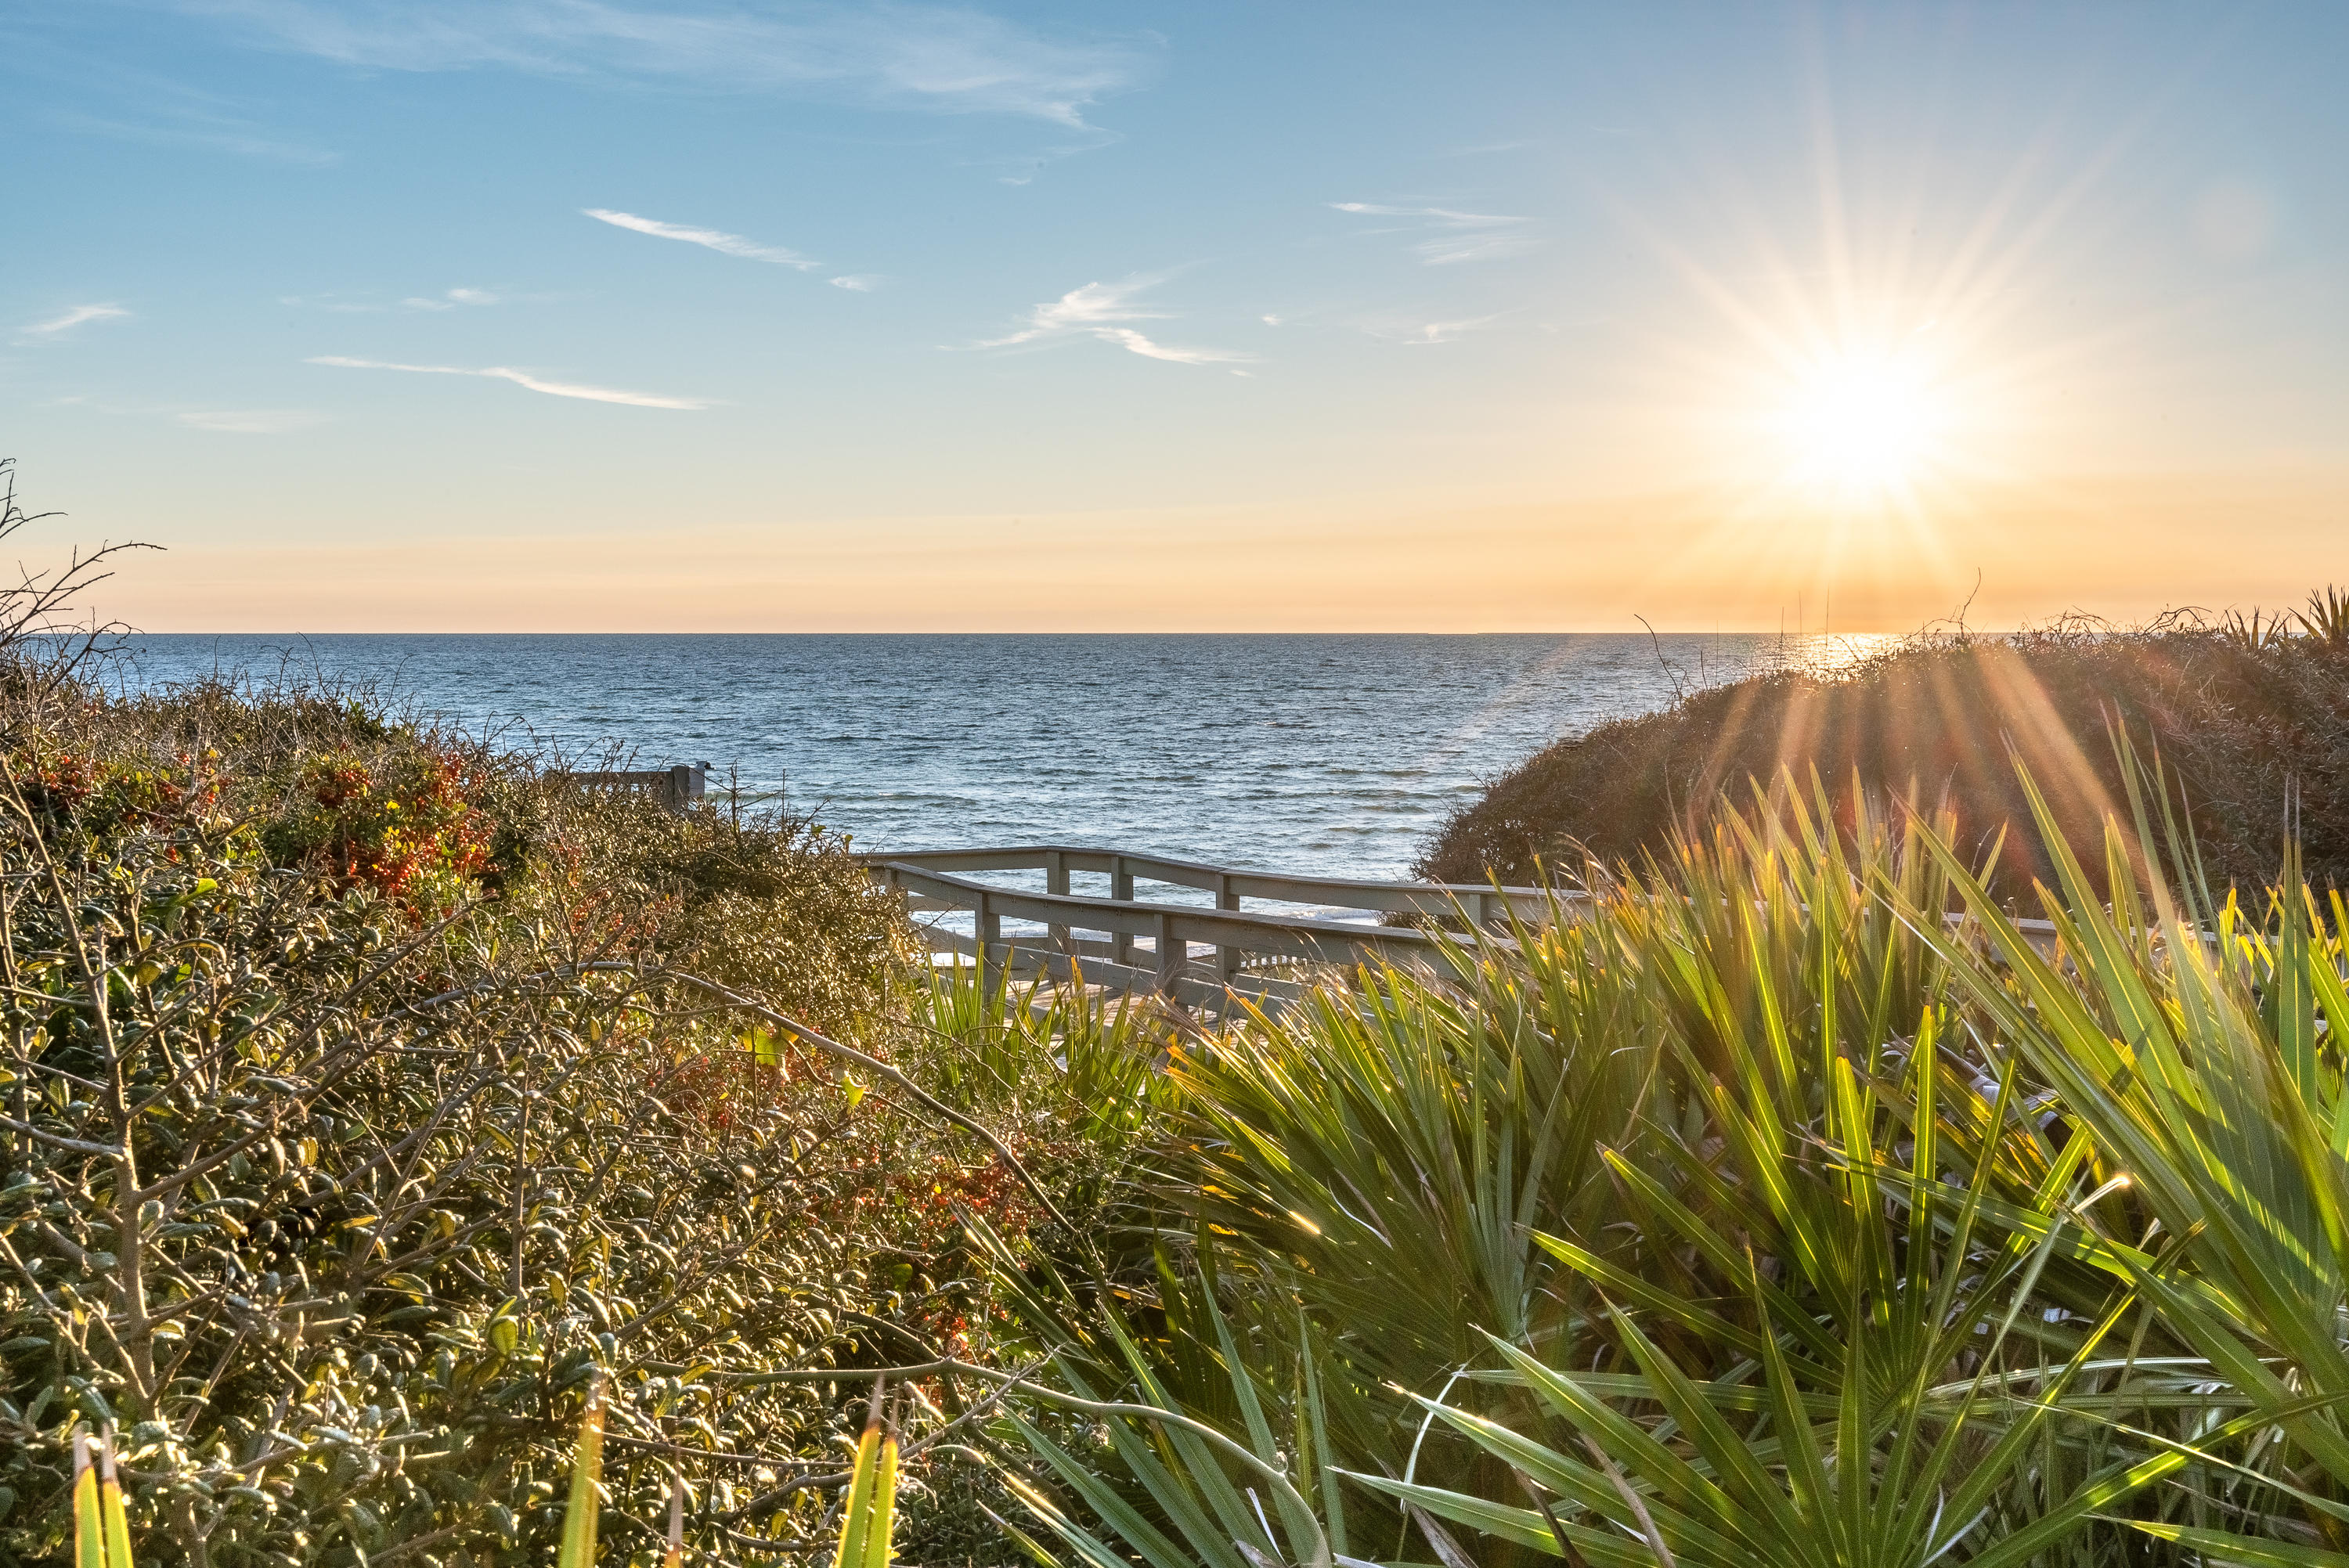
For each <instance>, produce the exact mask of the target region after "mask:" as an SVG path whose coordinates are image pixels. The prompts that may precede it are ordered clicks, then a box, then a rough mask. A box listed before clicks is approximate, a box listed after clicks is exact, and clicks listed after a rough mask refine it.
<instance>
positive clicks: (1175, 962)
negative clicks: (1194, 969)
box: [1158, 910, 1191, 996]
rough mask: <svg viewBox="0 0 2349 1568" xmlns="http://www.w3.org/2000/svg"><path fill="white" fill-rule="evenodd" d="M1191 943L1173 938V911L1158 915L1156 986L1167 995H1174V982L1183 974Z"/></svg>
mask: <svg viewBox="0 0 2349 1568" xmlns="http://www.w3.org/2000/svg"><path fill="white" fill-rule="evenodd" d="M1190 947H1191V944H1189V943H1187V942H1177V941H1176V940H1174V912H1173V911H1172V910H1169V911H1166V912H1165V913H1162V914H1161V915H1159V917H1158V988H1159V989H1160V990H1161V991H1163V992H1164V993H1165V994H1166V995H1169V996H1172V995H1174V982H1175V981H1177V980H1179V979H1181V978H1182V975H1183V965H1184V964H1185V963H1186V962H1187V961H1188V960H1189V959H1190V956H1191V954H1190Z"/></svg>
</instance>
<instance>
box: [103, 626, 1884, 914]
mask: <svg viewBox="0 0 2349 1568" xmlns="http://www.w3.org/2000/svg"><path fill="white" fill-rule="evenodd" d="M1866 641H1867V640H1866V639H1857V638H1835V639H1832V640H1829V639H1825V638H1816V637H1813V638H1805V639H1800V640H1797V639H1792V638H1787V639H1781V638H1779V637H1777V636H1775V635H1767V636H1741V635H1719V636H1667V637H1664V638H1661V640H1660V642H1658V643H1651V641H1650V639H1649V638H1648V637H1646V636H1644V635H1632V636H1621V635H1601V634H1574V635H1495V636H1432V635H1431V636H1414V635H1392V634H1364V635H1340V634H1271V635H1263V634H1229V635H1160V634H1133V635H1122V634H1091V635H1052V634H1035V635H1017V636H1014V635H926V634H925V635H914V634H906V635H898V634H869V635H796V634H739V635H738V634H675V635H668V634H648V635H597V634H573V635H536V634H511V635H473V634H436V635H427V634H415V635H374V634H365V635H360V634H353V635H339V636H305V637H294V636H274V635H219V636H213V635H190V634H181V635H171V636H144V637H140V638H139V639H137V640H136V642H135V643H134V644H133V645H131V647H130V648H129V652H128V655H127V656H126V658H125V660H124V662H123V663H122V665H120V666H119V671H118V674H117V676H116V678H117V679H118V680H119V681H121V682H123V683H126V684H131V685H150V686H152V685H166V684H170V683H172V682H178V681H186V680H191V679H200V678H203V677H205V676H210V675H212V674H214V673H216V672H219V673H232V674H237V673H241V674H243V676H247V677H248V678H251V679H254V680H256V681H261V682H264V683H265V682H269V681H274V680H276V679H280V678H283V677H285V676H296V677H302V678H317V677H323V678H326V679H329V680H344V681H357V682H363V683H367V684H370V685H372V686H375V687H376V688H377V689H378V691H380V692H383V693H386V694H388V695H389V696H393V697H394V698H395V699H396V700H398V701H399V702H401V703H404V704H406V705H409V706H410V707H414V708H417V709H419V710H421V711H424V712H428V713H431V714H436V715H439V716H441V717H444V718H445V719H447V720H449V721H450V722H452V723H454V724H456V725H459V726H461V727H464V728H466V729H467V730H469V731H471V732H474V733H481V732H495V733H497V734H499V735H501V736H502V737H503V738H505V739H506V740H507V741H508V742H509V743H511V744H512V745H515V746H517V747H536V748H544V749H548V750H551V751H553V752H555V753H559V754H561V755H564V756H567V757H572V758H589V757H595V758H602V757H603V756H605V754H607V753H609V752H611V751H613V750H617V751H618V752H620V753H623V754H625V755H626V756H627V757H630V758H634V760H633V761H632V762H626V763H620V764H614V763H611V762H606V761H601V760H599V761H597V762H595V764H593V765H595V766H604V767H609V766H615V765H619V766H634V767H640V768H654V767H667V766H668V765H669V764H671V763H673V762H692V761H703V760H707V761H708V762H709V763H710V764H711V765H712V768H711V788H712V789H718V788H719V787H720V782H721V780H722V779H732V780H734V782H735V787H737V788H739V789H741V790H742V791H743V792H744V793H745V795H746V797H748V798H750V799H774V798H775V797H777V796H778V795H780V796H781V798H782V799H784V800H786V801H787V802H788V803H789V805H791V806H792V808H794V809H797V810H812V811H814V812H815V813H816V814H817V815H818V817H819V818H820V819H821V820H823V822H824V823H826V824H827V825H829V826H831V827H833V828H834V829H837V830H841V831H843V832H847V833H851V834H853V835H854V841H855V843H856V845H857V847H858V848H860V849H864V848H870V849H903V850H915V849H945V848H954V847H967V846H978V845H988V844H994V845H1004V844H1030V843H1044V842H1054V843H1063V844H1097V845H1106V846H1112V847H1116V848H1121V849H1131V850H1135V851H1146V852H1151V853H1156V854H1164V855H1173V856H1180V857H1185V858H1189V859H1195V860H1202V861H1216V862H1218V863H1221V864H1226V865H1235V866H1249V867H1261V868H1266V869H1270V870H1277V871H1289V872H1309V873H1313V874H1319V875H1330V876H1358V877H1378V878H1384V877H1397V876H1402V875H1404V874H1406V873H1407V872H1408V870H1409V867H1410V865H1411V862H1412V861H1413V859H1414V858H1415V857H1416V856H1417V855H1418V853H1419V852H1420V851H1421V850H1422V849H1423V847H1424V846H1425V844H1426V843H1427V841H1428V840H1429V838H1430V836H1431V835H1432V834H1433V831H1434V830H1436V828H1437V827H1438V826H1439V825H1440V824H1441V823H1442V821H1443V820H1444V818H1445V816H1446V815H1447V814H1448V813H1450V812H1451V811H1452V810H1454V809H1455V808H1457V807H1458V806H1460V805H1461V804H1462V803H1464V801H1467V800H1469V799H1473V798H1474V797H1475V794H1476V793H1477V791H1478V789H1480V787H1481V786H1482V784H1483V783H1484V781H1485V780H1486V779H1490V778H1492V777H1493V776H1495V775H1496V774H1498V773H1500V772H1502V771H1504V770H1506V769H1508V768H1509V767H1511V766H1512V765H1514V764H1515V763H1516V762H1518V761H1520V760H1522V759H1523V758H1526V757H1527V756H1529V755H1530V754H1532V753H1533V752H1535V751H1537V750H1538V749H1540V748H1542V747H1543V746H1546V745H1547V744H1548V743H1549V742H1551V741H1552V740H1555V739H1557V738H1559V737H1561V736H1567V735H1573V734H1578V733H1580V732H1582V731H1584V730H1587V729H1588V728H1590V727H1592V726H1594V725H1597V724H1599V723H1603V722H1604V721H1606V720H1608V719H1611V718H1617V717H1623V716H1626V715H1630V714H1636V713H1640V712H1644V711H1647V710H1649V709H1652V708H1655V707H1661V706H1662V705H1664V704H1666V703H1668V702H1669V701H1671V697H1672V696H1673V692H1674V690H1675V687H1676V685H1679V686H1686V685H1689V684H1692V683H1695V682H1698V681H1708V682H1709V681H1715V680H1721V679H1725V678H1731V677H1733V676H1737V675H1739V674H1742V673H1744V672H1745V671H1746V670H1748V669H1751V668H1754V667H1756V666H1757V665H1763V664H1766V663H1770V662H1774V661H1775V662H1784V661H1795V662H1800V663H1805V664H1809V665H1822V666H1824V665H1835V664H1838V663H1840V662H1842V661H1844V660H1846V659H1847V658H1849V657H1851V656H1853V655H1854V654H1855V652H1857V651H1859V650H1860V649H1862V648H1863V647H1864V645H1865V643H1866Z"/></svg>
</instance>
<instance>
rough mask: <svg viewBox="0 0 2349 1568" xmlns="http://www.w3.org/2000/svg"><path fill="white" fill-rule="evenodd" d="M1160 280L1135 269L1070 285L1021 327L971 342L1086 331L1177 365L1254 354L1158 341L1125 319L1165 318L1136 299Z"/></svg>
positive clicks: (1003, 342) (1033, 339) (1242, 360)
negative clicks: (1123, 274)
mask: <svg viewBox="0 0 2349 1568" xmlns="http://www.w3.org/2000/svg"><path fill="white" fill-rule="evenodd" d="M1164 281H1165V280H1164V278H1163V277H1160V276H1154V275H1151V274H1147V273H1139V274H1136V275H1135V276H1133V277H1130V278H1124V279H1122V280H1120V281H1119V282H1117V283H1113V284H1103V283H1090V284H1085V285H1084V286H1083V287H1081V288H1073V289H1071V290H1070V291H1069V292H1068V293H1067V294H1062V295H1061V297H1060V298H1059V299H1056V300H1047V301H1045V302H1044V303H1043V304H1040V305H1037V306H1035V307H1034V308H1033V309H1031V310H1030V311H1029V313H1028V318H1027V325H1024V326H1022V327H1021V328H1020V329H1019V331H1017V332H1014V333H1012V334H1010V335H1008V336H1004V337H994V338H989V339H988V340H987V341H986V342H984V343H980V344H978V345H976V346H977V347H979V348H1009V347H1011V346H1014V345H1017V344H1022V343H1039V342H1044V341H1048V340H1050V339H1052V338H1058V337H1070V336H1076V335H1084V336H1090V337H1093V338H1097V339H1099V340H1100V341H1101V342H1103V343H1111V344H1115V345H1116V346H1118V347H1120V348H1123V349H1124V350H1126V351H1127V352H1128V353H1131V354H1139V355H1141V356H1143V357H1144V358H1146V359H1164V360H1167V361H1169V362H1171V363H1173V364H1176V365H1244V364H1247V363H1248V362H1250V361H1252V360H1254V359H1255V358H1256V356H1255V355H1253V354H1241V353H1238V352H1236V351H1234V350H1231V349H1226V348H1180V347H1176V346H1173V345H1171V344H1164V343H1158V342H1155V341H1154V340H1152V339H1151V338H1149V337H1147V336H1145V335H1143V334H1142V333H1141V332H1139V331H1137V330H1135V329H1134V328H1133V327H1132V326H1128V325H1124V324H1125V323H1128V322H1135V321H1164V320H1165V319H1167V314H1166V313H1165V312H1164V311H1157V310H1145V309H1143V308H1142V307H1141V306H1140V305H1138V304H1135V303H1134V296H1135V295H1137V294H1142V293H1143V292H1145V291H1147V290H1149V289H1151V288H1153V287H1155V286H1156V285H1157V284H1161V283H1163V282H1164Z"/></svg>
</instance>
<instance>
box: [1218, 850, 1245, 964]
mask: <svg viewBox="0 0 2349 1568" xmlns="http://www.w3.org/2000/svg"><path fill="white" fill-rule="evenodd" d="M1239 906H1240V898H1239V894H1237V893H1236V892H1233V891H1232V878H1231V873H1230V872H1218V873H1217V874H1216V908H1217V909H1231V910H1237V908H1239ZM1241 954H1242V949H1240V948H1237V947H1231V946H1221V947H1217V948H1216V974H1218V975H1222V976H1223V977H1224V979H1225V980H1226V982H1229V981H1230V980H1232V979H1233V978H1234V977H1235V976H1237V975H1238V974H1239V972H1240V958H1241Z"/></svg>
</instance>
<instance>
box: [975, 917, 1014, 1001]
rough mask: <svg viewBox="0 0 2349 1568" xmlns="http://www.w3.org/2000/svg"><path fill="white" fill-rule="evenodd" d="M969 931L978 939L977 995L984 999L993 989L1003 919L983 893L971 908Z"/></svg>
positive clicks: (1001, 937)
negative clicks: (997, 948) (996, 950)
mask: <svg viewBox="0 0 2349 1568" xmlns="http://www.w3.org/2000/svg"><path fill="white" fill-rule="evenodd" d="M970 929H971V934H972V935H973V936H975V937H977V938H978V993H979V995H981V996H982V997H984V996H985V995H988V992H990V991H991V990H993V989H994V984H995V983H994V977H993V974H992V972H993V970H995V969H996V968H997V967H999V965H998V961H997V959H996V956H995V949H996V944H998V943H999V942H1000V941H1001V940H1002V939H1003V917H1002V916H1001V915H999V914H998V913H995V908H994V905H993V903H991V902H990V901H989V900H988V896H987V895H986V894H985V893H980V894H979V895H978V903H977V904H976V905H974V906H973V909H972V918H971V927H970ZM1006 956H1009V955H1008V954H1007V955H1006Z"/></svg>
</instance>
